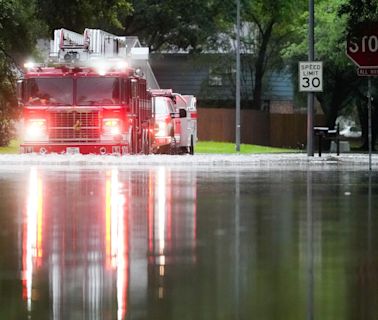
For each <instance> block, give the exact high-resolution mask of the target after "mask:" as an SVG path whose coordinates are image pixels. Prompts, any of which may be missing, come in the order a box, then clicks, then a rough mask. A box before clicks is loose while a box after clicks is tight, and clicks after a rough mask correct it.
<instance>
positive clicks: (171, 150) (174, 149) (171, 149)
mask: <svg viewBox="0 0 378 320" xmlns="http://www.w3.org/2000/svg"><path fill="white" fill-rule="evenodd" d="M169 154H177V143H176V138H175V137H172V139H171V144H170V145H169Z"/></svg>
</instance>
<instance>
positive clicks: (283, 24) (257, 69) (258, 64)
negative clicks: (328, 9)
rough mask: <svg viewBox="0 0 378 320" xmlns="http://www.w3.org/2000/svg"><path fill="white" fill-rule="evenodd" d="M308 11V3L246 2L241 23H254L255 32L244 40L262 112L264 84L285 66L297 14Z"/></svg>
mask: <svg viewBox="0 0 378 320" xmlns="http://www.w3.org/2000/svg"><path fill="white" fill-rule="evenodd" d="M304 8H305V1H301V0H299V1H292V0H290V1H288V0H256V1H245V2H244V4H243V9H242V12H243V14H242V19H243V21H244V22H245V23H252V27H253V30H254V32H250V33H249V35H248V36H247V37H243V38H242V39H241V40H242V42H243V46H244V48H245V49H246V51H247V52H249V53H252V54H250V55H249V57H250V59H249V61H248V63H249V65H250V69H251V70H253V78H254V88H253V103H254V107H255V108H256V109H261V98H262V92H263V80H264V76H265V75H266V72H267V70H269V71H274V70H279V69H280V68H282V66H283V60H282V58H281V54H280V53H281V50H283V48H285V47H286V46H287V44H288V43H289V41H290V39H291V34H292V28H293V25H292V22H293V21H294V20H295V19H294V18H295V16H296V15H297V14H298V12H302V10H303V9H304Z"/></svg>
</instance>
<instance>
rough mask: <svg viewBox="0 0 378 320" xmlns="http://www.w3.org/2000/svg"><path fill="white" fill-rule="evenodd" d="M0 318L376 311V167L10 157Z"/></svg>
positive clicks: (0, 209)
mask: <svg viewBox="0 0 378 320" xmlns="http://www.w3.org/2000/svg"><path fill="white" fill-rule="evenodd" d="M0 177H1V178H0V179H1V183H0V199H1V201H0V223H1V226H2V227H1V230H0V319H7V320H13V319H15V320H18V319H36V320H37V319H38V320H40V319H54V320H60V319H62V320H63V319H91V320H92V319H149V320H150V319H156V320H160V319H161V320H163V319H164V320H186V319H188V320H189V319H190V320H191V319H198V320H200V319H203V320H213V319H214V320H221V319H222V320H223V319H225V320H232V319H235V320H241V319H243V320H244V319H245V320H247V319H257V320H277V319H284V320H285V319H288V320H295V319H298V320H303V319H319V320H326V319H329V320H347V319H350V320H352V319H353V320H354V319H376V315H377V314H378V247H377V244H378V236H377V230H378V218H377V212H378V175H377V174H376V173H375V172H373V173H372V174H371V175H369V174H368V173H367V171H355V170H346V171H341V170H322V169H319V170H312V171H306V170H300V171H299V170H295V171H294V170H285V171H280V170H249V169H246V168H245V167H242V168H232V167H227V168H220V167H216V166H213V167H212V166H209V167H206V166H204V167H198V166H197V167H193V168H190V167H188V168H187V169H185V168H182V167H179V168H174V167H173V168H169V167H168V166H165V165H155V166H153V165H151V166H145V167H143V166H141V167H140V168H129V169H128V167H127V166H114V167H110V168H106V167H100V168H96V169H93V168H92V169H91V168H86V167H80V166H78V167H74V168H59V167H49V166H43V165H42V166H38V165H36V166H20V167H16V168H11V167H10V166H3V167H0Z"/></svg>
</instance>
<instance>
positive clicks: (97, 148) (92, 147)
mask: <svg viewBox="0 0 378 320" xmlns="http://www.w3.org/2000/svg"><path fill="white" fill-rule="evenodd" d="M20 153H39V154H47V153H58V154H118V155H123V154H129V153H130V149H129V145H128V144H127V143H119V144H114V143H113V144H104V143H98V144H96V143H85V144H70V145H67V144H46V143H40V144H38V143H23V144H21V145H20Z"/></svg>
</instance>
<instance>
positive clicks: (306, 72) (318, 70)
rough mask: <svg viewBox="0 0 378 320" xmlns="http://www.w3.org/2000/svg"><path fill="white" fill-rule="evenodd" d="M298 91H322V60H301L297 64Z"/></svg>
mask: <svg viewBox="0 0 378 320" xmlns="http://www.w3.org/2000/svg"><path fill="white" fill-rule="evenodd" d="M298 73H299V91H304V92H322V91H323V62H321V61H301V62H299V65H298Z"/></svg>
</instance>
